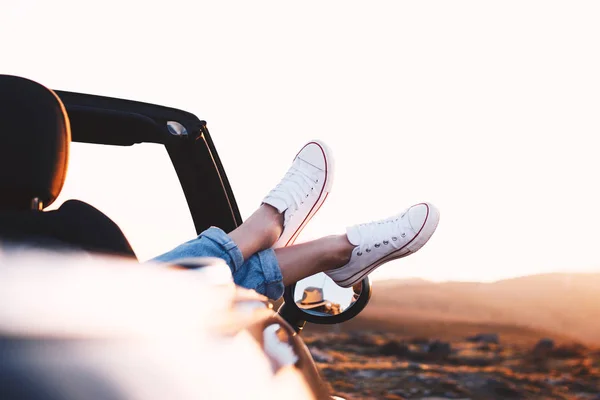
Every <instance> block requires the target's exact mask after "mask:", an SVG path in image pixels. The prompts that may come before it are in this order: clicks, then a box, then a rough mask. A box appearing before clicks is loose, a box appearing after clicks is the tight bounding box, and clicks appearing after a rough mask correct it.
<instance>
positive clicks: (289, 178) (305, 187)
mask: <svg viewBox="0 0 600 400" xmlns="http://www.w3.org/2000/svg"><path fill="white" fill-rule="evenodd" d="M318 183H319V178H318V176H316V174H309V173H306V172H304V171H303V170H301V169H299V168H297V167H296V166H295V165H294V164H292V166H291V167H290V169H289V171H288V172H287V173H286V174H285V176H284V177H283V179H282V180H281V182H279V183H278V184H277V186H275V188H274V189H273V190H272V191H271V193H270V195H271V196H273V197H278V198H280V199H282V200H283V201H284V202H285V203H286V204H287V205H288V207H291V206H292V205H293V206H294V208H293V209H292V211H297V210H298V208H299V207H300V206H301V205H302V204H304V200H305V199H306V198H308V197H309V196H310V192H311V191H313V190H314V189H315V185H316V184H318Z"/></svg>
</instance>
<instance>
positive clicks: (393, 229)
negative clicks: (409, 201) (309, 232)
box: [356, 213, 406, 257]
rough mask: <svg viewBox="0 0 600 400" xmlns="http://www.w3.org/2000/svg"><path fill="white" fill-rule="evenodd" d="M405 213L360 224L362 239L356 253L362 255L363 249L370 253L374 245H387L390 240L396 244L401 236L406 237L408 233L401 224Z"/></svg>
mask: <svg viewBox="0 0 600 400" xmlns="http://www.w3.org/2000/svg"><path fill="white" fill-rule="evenodd" d="M405 215H406V213H402V214H400V215H397V216H395V217H392V218H387V219H382V220H380V221H374V222H370V223H366V224H360V225H358V234H359V236H360V240H359V245H358V251H357V253H356V255H357V256H359V257H360V256H362V255H363V251H366V252H367V253H370V252H371V251H372V249H373V247H375V248H379V247H381V246H382V245H383V246H387V245H389V244H390V242H392V246H394V242H397V241H398V240H400V238H405V237H406V233H405V232H403V229H402V226H401V221H402V219H403V218H404V216H405ZM371 246H373V247H371Z"/></svg>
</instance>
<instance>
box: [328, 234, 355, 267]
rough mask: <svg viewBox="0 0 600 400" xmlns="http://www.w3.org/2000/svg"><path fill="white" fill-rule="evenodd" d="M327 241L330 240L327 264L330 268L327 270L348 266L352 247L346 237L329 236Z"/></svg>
mask: <svg viewBox="0 0 600 400" xmlns="http://www.w3.org/2000/svg"><path fill="white" fill-rule="evenodd" d="M328 239H329V240H331V248H332V251H331V253H330V256H331V259H330V263H329V264H330V265H331V268H328V269H335V268H339V267H343V266H344V265H346V264H348V263H349V262H350V257H351V256H352V250H354V245H352V244H351V243H350V242H349V241H348V238H347V237H346V235H333V236H329V238H328Z"/></svg>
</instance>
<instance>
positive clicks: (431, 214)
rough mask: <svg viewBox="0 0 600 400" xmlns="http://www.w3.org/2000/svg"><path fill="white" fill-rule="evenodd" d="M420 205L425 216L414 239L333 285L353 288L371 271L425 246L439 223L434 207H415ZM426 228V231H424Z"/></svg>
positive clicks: (438, 216) (437, 213)
mask: <svg viewBox="0 0 600 400" xmlns="http://www.w3.org/2000/svg"><path fill="white" fill-rule="evenodd" d="M420 204H423V205H425V206H426V207H427V215H426V216H425V222H424V223H423V226H421V229H419V232H417V234H416V235H415V237H414V238H412V239H411V240H410V241H409V242H408V243H406V244H405V245H404V246H402V247H401V248H399V249H398V250H395V251H394V252H392V253H390V254H388V255H387V256H385V257H382V258H380V259H379V260H377V261H375V262H374V263H373V264H371V265H369V266H367V267H366V268H365V269H363V270H361V271H358V272H357V273H356V274H354V275H352V276H350V277H348V278H346V279H344V280H343V281H340V282H338V281H335V283H336V284H337V285H338V286H341V287H351V286H354V285H355V284H356V283H358V282H360V281H362V280H363V278H364V277H365V276H367V275H369V274H370V273H371V272H373V270H375V269H376V268H377V267H379V266H381V265H382V264H385V263H386V262H389V261H392V260H397V259H400V258H403V257H406V256H407V255H409V254H412V253H416V252H417V251H418V250H419V249H421V248H422V247H423V246H424V245H425V243H427V241H429V239H430V238H431V236H433V233H434V232H435V230H436V228H437V226H438V223H439V221H440V214H439V212H438V210H437V209H436V208H435V207H430V206H429V204H427V203H419V204H415V205H420ZM430 221H431V222H430ZM428 222H430V225H429V226H427V223H428ZM426 227H427V229H425V228H426ZM415 248H416V250H414V251H413V250H412V249H415Z"/></svg>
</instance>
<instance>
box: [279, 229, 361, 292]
mask: <svg viewBox="0 0 600 400" xmlns="http://www.w3.org/2000/svg"><path fill="white" fill-rule="evenodd" d="M353 249H354V246H353V245H352V244H351V243H350V242H349V241H348V239H347V237H346V235H334V236H327V237H324V238H321V239H317V240H313V241H311V242H306V243H301V244H298V245H295V246H291V247H285V248H281V249H277V250H275V256H276V257H277V262H278V263H279V269H280V270H281V275H282V277H283V284H284V285H285V286H287V285H290V284H292V283H295V282H298V281H299V280H301V279H304V278H306V277H308V276H311V275H314V274H317V273H319V272H325V271H329V270H331V269H335V268H339V267H341V266H343V265H346V264H348V262H349V261H350V256H351V255H352V250H353Z"/></svg>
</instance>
